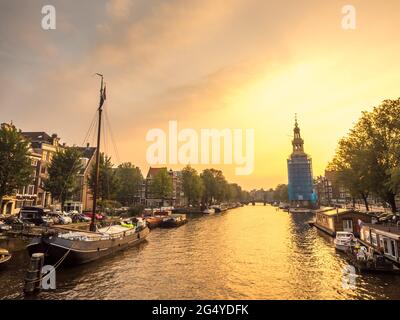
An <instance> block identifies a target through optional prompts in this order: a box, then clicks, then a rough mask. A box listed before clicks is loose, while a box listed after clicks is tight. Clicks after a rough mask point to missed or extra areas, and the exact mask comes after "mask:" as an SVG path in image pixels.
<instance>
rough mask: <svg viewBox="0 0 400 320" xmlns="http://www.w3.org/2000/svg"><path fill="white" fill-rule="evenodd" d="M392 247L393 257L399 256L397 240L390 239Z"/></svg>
mask: <svg viewBox="0 0 400 320" xmlns="http://www.w3.org/2000/svg"><path fill="white" fill-rule="evenodd" d="M390 249H391V253H390V254H391V255H392V257H397V252H396V251H397V250H396V241H394V240H390Z"/></svg>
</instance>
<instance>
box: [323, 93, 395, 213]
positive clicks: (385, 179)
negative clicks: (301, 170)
mask: <svg viewBox="0 0 400 320" xmlns="http://www.w3.org/2000/svg"><path fill="white" fill-rule="evenodd" d="M399 114H400V99H397V100H385V101H383V103H382V104H381V105H380V106H378V107H375V108H374V109H373V110H372V111H371V112H363V113H362V116H361V118H360V119H359V120H358V122H357V123H356V124H355V126H354V127H353V128H352V129H351V130H350V132H349V133H348V135H347V136H346V137H344V138H343V139H342V140H340V142H339V145H338V148H337V150H336V154H335V156H334V158H333V160H332V162H331V163H330V168H331V169H333V170H335V171H337V172H338V179H339V180H340V181H341V182H342V183H343V184H344V186H346V187H347V188H348V190H349V191H350V193H351V194H352V195H353V196H356V195H360V196H361V197H362V198H363V199H364V201H365V202H366V199H367V197H368V194H369V193H373V194H375V195H377V196H379V197H380V198H381V199H382V200H383V201H385V202H387V203H388V204H389V205H390V206H391V208H392V211H393V212H395V211H396V209H397V208H396V202H395V196H396V194H397V192H398V189H399V183H400V181H399V173H398V172H399V171H398V170H399V167H400V143H399V142H400V117H399ZM366 205H367V206H368V203H367V202H366Z"/></svg>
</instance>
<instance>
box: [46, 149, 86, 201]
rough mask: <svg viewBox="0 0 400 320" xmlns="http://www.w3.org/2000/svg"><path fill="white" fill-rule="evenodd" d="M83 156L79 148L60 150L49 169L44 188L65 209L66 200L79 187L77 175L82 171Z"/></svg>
mask: <svg viewBox="0 0 400 320" xmlns="http://www.w3.org/2000/svg"><path fill="white" fill-rule="evenodd" d="M81 156H82V154H81V152H80V151H79V150H78V149H77V148H73V147H72V148H66V149H60V150H58V151H57V152H56V153H55V154H54V156H53V159H52V161H51V164H50V165H49V167H48V174H49V176H48V178H47V179H46V180H45V181H44V188H45V190H46V191H49V192H50V193H51V196H52V197H53V198H54V199H56V200H58V201H60V202H61V206H62V208H63V207H64V203H65V200H67V198H68V197H70V196H71V195H72V194H73V193H74V192H75V191H76V188H77V187H78V186H77V181H78V180H77V175H78V173H79V171H80V170H81V169H82V164H81V161H80V158H81Z"/></svg>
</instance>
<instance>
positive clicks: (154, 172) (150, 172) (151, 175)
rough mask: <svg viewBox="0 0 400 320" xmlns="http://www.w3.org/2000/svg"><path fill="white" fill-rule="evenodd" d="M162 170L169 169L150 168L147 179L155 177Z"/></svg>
mask: <svg viewBox="0 0 400 320" xmlns="http://www.w3.org/2000/svg"><path fill="white" fill-rule="evenodd" d="M161 170H167V167H162V168H152V167H150V169H149V172H148V173H147V178H151V177H154V176H155V175H156V174H157V173H158V172H159V171H161Z"/></svg>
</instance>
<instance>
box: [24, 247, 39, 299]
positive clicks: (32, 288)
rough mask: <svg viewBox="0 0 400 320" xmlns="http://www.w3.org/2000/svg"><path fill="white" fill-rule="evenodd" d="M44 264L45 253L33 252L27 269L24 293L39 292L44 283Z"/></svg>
mask: <svg viewBox="0 0 400 320" xmlns="http://www.w3.org/2000/svg"><path fill="white" fill-rule="evenodd" d="M43 264H44V253H34V254H32V257H31V261H30V264H29V268H28V270H27V271H26V277H25V285H24V293H25V294H33V293H36V292H39V291H40V289H41V283H42V268H43Z"/></svg>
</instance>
